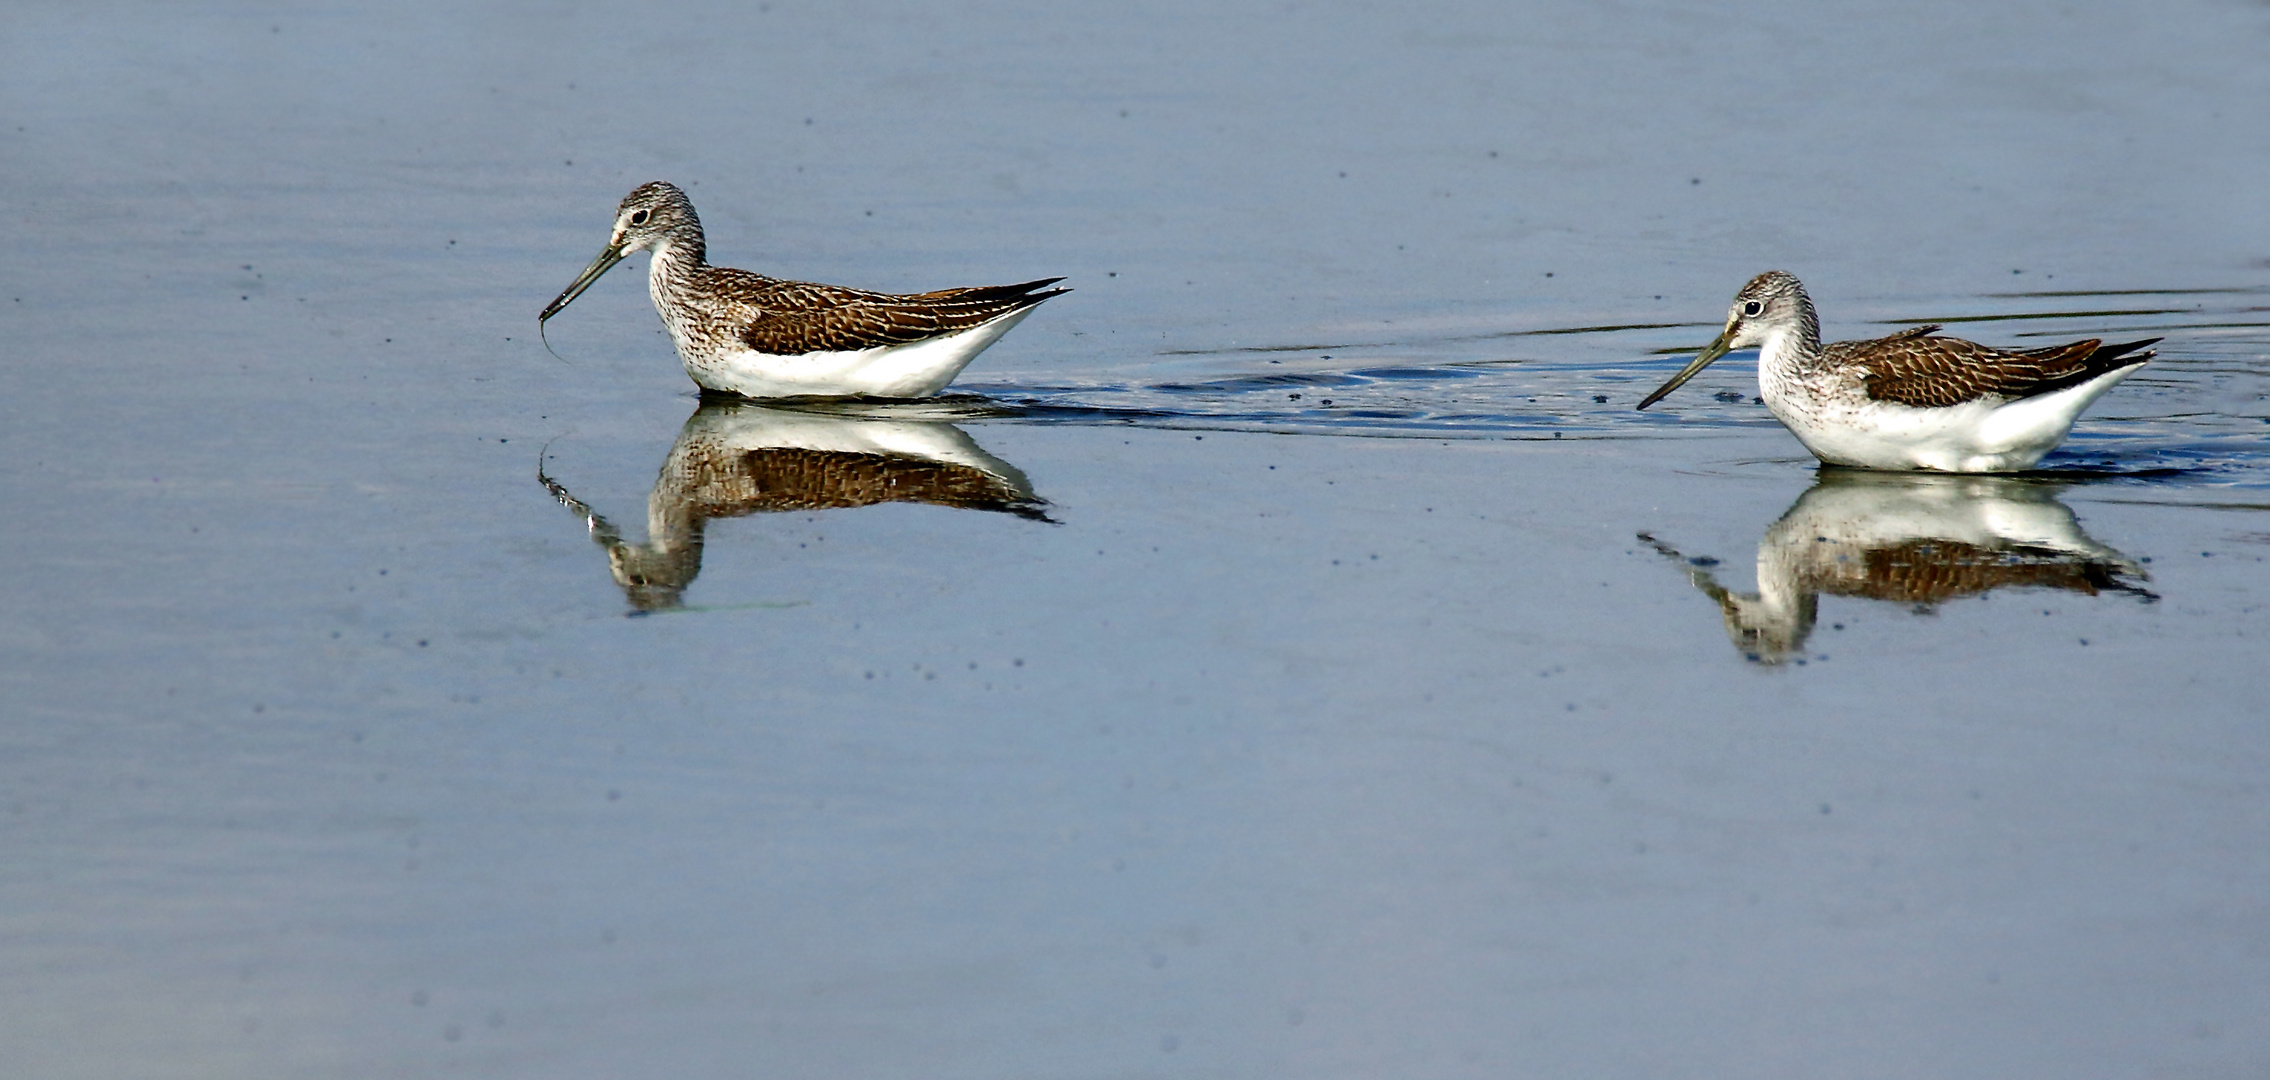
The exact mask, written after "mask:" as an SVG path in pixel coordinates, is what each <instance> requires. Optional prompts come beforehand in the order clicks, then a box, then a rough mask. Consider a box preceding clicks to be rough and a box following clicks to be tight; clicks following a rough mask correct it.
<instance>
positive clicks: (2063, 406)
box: [1766, 363, 2144, 473]
mask: <svg viewBox="0 0 2270 1080" xmlns="http://www.w3.org/2000/svg"><path fill="white" fill-rule="evenodd" d="M2143 366H2144V365H2143V364H2141V363H2138V364H2135V365H2132V366H2129V367H2125V368H2120V369H2118V370H2116V371H2109V372H2106V373H2105V374H2103V375H2100V376H2098V377H2096V378H2095V379H2092V380H2090V381H2088V382H2085V383H2082V384H2081V385H2079V386H2074V387H2070V388H2067V389H2064V390H2059V391H2057V392H2055V393H2050V394H2040V395H2036V396H2034V397H2029V398H2019V399H2018V400H2016V401H2001V400H1998V399H1983V400H1979V401H1971V402H1965V403H1964V404H1961V405H1957V406H1954V407H1952V408H1940V409H1919V408H1915V407H1912V406H1908V405H1892V404H1885V403H1881V402H1872V401H1865V400H1863V401H1859V402H1849V401H1802V400H1797V399H1796V397H1795V395H1793V394H1787V393H1773V392H1771V391H1772V390H1773V389H1775V388H1766V389H1768V391H1769V392H1768V393H1767V394H1766V405H1767V407H1769V408H1771V409H1772V410H1773V414H1774V416H1776V417H1777V418H1779V419H1780V420H1781V422H1782V424H1783V425H1785V426H1787V427H1788V428H1789V430H1790V432H1791V433H1793V434H1795V435H1796V436H1797V438H1798V441H1800V442H1802V443H1804V444H1805V448H1806V449H1807V450H1811V451H1812V452H1813V456H1815V457H1817V458H1820V459H1821V460H1822V461H1826V462H1828V463H1830V464H1832V465H1851V466H1856V467H1859V468H1863V469H1910V470H1913V469H1922V470H1928V471H1932V472H1958V473H1997V472H2022V471H2024V470H2026V469H2030V468H2033V467H2034V464H2035V463H2036V462H2039V461H2040V460H2041V459H2042V457H2043V455H2045V454H2048V453H2049V452H2050V451H2051V450H2054V449H2056V448H2057V444H2058V443H2061V442H2063V441H2065V436H2066V434H2067V433H2068V432H2070V431H2072V430H2073V421H2074V420H2075V419H2076V418H2078V417H2079V416H2080V415H2081V411H2082V410H2083V409H2086V408H2088V407H2089V406H2090V405H2091V404H2092V403H2094V402H2095V401H2096V400H2097V399H2098V398H2100V397H2103V396H2104V394H2105V392H2106V391H2108V390H2110V389H2112V388H2113V385H2114V384H2116V383H2118V382H2120V380H2122V379H2125V378H2127V377H2128V376H2129V375H2130V374H2132V373H2134V372H2135V371H2136V369H2137V368H2140V367H2143Z"/></svg>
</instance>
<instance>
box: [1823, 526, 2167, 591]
mask: <svg viewBox="0 0 2270 1080" xmlns="http://www.w3.org/2000/svg"><path fill="white" fill-rule="evenodd" d="M2122 572H2123V571H2122V568H2121V567H2119V566H2117V565H2115V564H2113V563H2111V562H2108V561H2105V560H2101V559H2091V558H2085V557H2080V556H2076V555H2074V554H2072V553H2070V552H2061V551H2052V550H2047V549H2041V548H2029V547H2025V546H2023V545H2019V546H2014V547H1981V546H1979V545H1976V544H1966V543H1963V542H1962V541H1959V540H1937V539H1914V540H1907V541H1903V542H1901V543H1898V544H1892V545H1888V546H1885V547H1880V548H1874V549H1871V550H1869V551H1867V552H1866V553H1865V554H1864V556H1863V557H1862V558H1861V559H1857V560H1853V561H1851V562H1847V563H1842V564H1839V565H1838V566H1836V567H1835V568H1833V569H1831V570H1829V572H1827V573H1825V574H1823V575H1822V576H1821V578H1820V580H1816V581H1812V582H1808V584H1810V585H1812V586H1813V587H1814V588H1817V589H1819V590H1820V591H1822V592H1825V593H1829V594H1832V595H1836V596H1854V597H1865V598H1867V599H1870V600H1884V601H1889V602H1892V603H1901V604H1923V605H1936V604H1939V603H1943V602H1945V601H1948V600H1956V599H1961V598H1963V597H1966V596H1977V595H1979V594H1982V593H1986V592H1990V591H1992V590H1995V589H2002V588H2032V589H2059V590H2063V591H2066V592H2076V593H2082V594H2085V595H2088V596H2095V595H2096V594H2098V593H2099V592H2106V591H2111V592H2128V593H2141V594H2142V595H2144V596H2150V595H2151V594H2150V593H2149V592H2145V591H2144V590H2142V589H2140V588H2138V587H2136V586H2135V585H2132V584H2130V583H2129V582H2127V581H2125V580H2123V579H2122V576H2121V575H2122Z"/></svg>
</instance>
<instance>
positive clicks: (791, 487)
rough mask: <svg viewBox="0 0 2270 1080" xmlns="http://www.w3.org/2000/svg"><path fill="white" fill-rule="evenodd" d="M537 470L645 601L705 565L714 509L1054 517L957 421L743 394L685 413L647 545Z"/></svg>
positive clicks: (677, 596) (639, 604)
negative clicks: (845, 412)
mask: <svg viewBox="0 0 2270 1080" xmlns="http://www.w3.org/2000/svg"><path fill="white" fill-rule="evenodd" d="M536 478H537V479H538V480H540V481H542V482H543V484H544V487H545V488H546V489H547V490H549V491H550V492H551V493H552V495H553V497H555V498H557V499H559V500H560V502H561V503H562V504H563V505H565V506H566V507H567V508H568V509H570V510H573V511H575V512H576V513H578V514H581V515H583V516H584V519H585V522H586V524H588V525H589V527H590V530H591V539H592V541H593V542H595V543H597V544H598V545H599V546H601V547H603V548H606V549H607V561H608V564H609V566H610V568H611V569H612V571H613V573H614V576H615V583H616V584H617V585H620V586H622V589H623V592H624V594H625V595H626V596H628V597H629V598H630V601H631V606H632V607H634V608H636V609H638V610H639V611H655V610H661V609H665V608H674V607H677V606H679V604H680V602H681V596H682V595H683V593H684V592H685V588H686V586H687V585H688V584H690V583H692V581H693V580H694V576H695V575H696V574H699V573H701V553H702V534H703V530H704V529H706V528H707V527H708V524H709V522H710V520H711V519H713V518H726V517H740V516H742V515H745V514H758V513H770V512H778V511H800V510H827V509H837V508H843V507H857V506H872V505H874V504H876V503H886V502H914V503H930V504H933V505H937V506H951V507H956V508H959V509H964V510H993V511H998V512H1001V513H1007V514H1015V515H1017V516H1018V517H1023V518H1029V519H1031V520H1035V521H1047V520H1048V515H1047V512H1046V507H1047V506H1048V501H1047V500H1046V499H1042V498H1040V497H1039V496H1036V495H1034V494H1033V488H1032V481H1030V480H1028V479H1026V478H1025V474H1024V473H1023V472H1021V471H1019V470H1018V469H1017V467H1016V466H1014V465H1011V464H1009V463H1008V462H1006V461H1003V460H1001V459H1000V458H997V457H994V456H993V455H991V454H988V453H986V452H985V451H984V450H983V449H982V448H980V447H979V446H978V445H977V443H976V442H975V441H973V440H972V439H971V438H970V437H969V436H968V435H966V434H963V432H962V430H961V429H960V428H957V427H955V426H954V425H952V424H949V423H945V422H943V421H937V420H887V419H870V418H862V417H853V416H822V415H817V414H813V413H807V412H791V411H788V410H784V409H774V408H767V407H765V406H762V405H758V404H756V403H754V402H746V401H730V400H711V401H704V402H703V403H702V405H701V407H700V408H699V409H696V410H695V411H694V414H693V415H692V416H691V417H688V418H687V420H686V426H685V427H684V428H683V429H681V430H680V431H679V432H678V441H677V443H676V444H675V445H673V446H672V447H671V448H670V456H669V457H668V458H667V459H665V460H664V461H663V462H662V474H661V475H660V476H659V477H657V478H656V479H655V482H654V492H653V494H652V495H650V496H648V498H647V510H646V514H647V520H646V531H647V540H646V542H645V543H643V544H633V543H629V542H627V541H625V540H624V539H623V538H622V534H621V533H620V532H619V531H618V530H617V529H616V528H615V526H614V524H613V523H611V522H609V521H608V520H607V519H606V518H605V517H603V516H601V515H600V514H598V513H597V512H595V511H593V510H592V509H591V507H590V506H588V505H586V504H585V503H583V502H582V501H581V500H578V499H577V498H576V497H575V496H573V495H570V494H569V493H568V491H567V489H566V488H565V487H563V486H561V485H560V483H559V481H557V480H554V479H552V477H551V476H549V475H548V474H546V473H545V471H544V467H543V462H542V461H541V460H539V461H538V462H537V468H536Z"/></svg>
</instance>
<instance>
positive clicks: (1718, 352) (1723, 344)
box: [1639, 328, 1734, 409]
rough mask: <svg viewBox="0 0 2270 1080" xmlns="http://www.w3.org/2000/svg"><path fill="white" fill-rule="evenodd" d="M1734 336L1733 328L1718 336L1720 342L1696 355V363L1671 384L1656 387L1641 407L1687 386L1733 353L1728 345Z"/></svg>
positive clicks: (1684, 370)
mask: <svg viewBox="0 0 2270 1080" xmlns="http://www.w3.org/2000/svg"><path fill="white" fill-rule="evenodd" d="M1733 336H1734V331H1733V329H1732V328H1728V329H1727V331H1726V332H1725V333H1723V334H1720V335H1718V340H1716V341H1713V342H1711V343H1710V347H1709V348H1707V349H1704V350H1703V351H1701V352H1699V353H1696V354H1695V361H1694V363H1691V364H1688V365H1687V366H1686V367H1685V368H1683V369H1681V370H1680V372H1679V373H1678V374H1677V375H1673V376H1671V381H1670V382H1667V383H1664V384H1663V385H1661V386H1658V387H1656V388H1655V392H1654V393H1652V394H1649V395H1647V396H1646V397H1644V398H1641V399H1640V403H1639V407H1640V408H1642V409H1644V408H1647V407H1648V406H1650V405H1653V404H1655V403H1656V402H1658V401H1661V400H1663V395H1665V394H1668V393H1670V392H1671V391H1673V390H1677V389H1678V388H1680V387H1682V386H1685V385H1686V384H1687V380H1688V379H1692V378H1694V377H1695V373H1696V372H1698V371H1701V370H1702V369H1704V368H1706V367H1709V366H1710V362H1711V361H1713V360H1716V359H1718V358H1719V357H1721V356H1724V355H1726V354H1727V353H1729V352H1731V351H1733V350H1732V348H1731V347H1730V346H1728V345H1727V341H1728V340H1730V339H1732V338H1733Z"/></svg>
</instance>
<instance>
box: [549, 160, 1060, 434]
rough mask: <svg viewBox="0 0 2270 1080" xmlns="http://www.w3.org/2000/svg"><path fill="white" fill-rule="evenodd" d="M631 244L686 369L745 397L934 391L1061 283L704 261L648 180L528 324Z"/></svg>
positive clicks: (687, 219)
mask: <svg viewBox="0 0 2270 1080" xmlns="http://www.w3.org/2000/svg"><path fill="white" fill-rule="evenodd" d="M640 250H645V251H649V252H651V253H652V254H653V259H652V263H651V264H650V266H649V267H648V270H647V277H646V280H647V290H648V291H649V292H650V293H652V294H653V296H654V308H655V310H656V311H659V312H661V314H662V323H663V325H665V326H667V327H669V329H670V339H671V340H672V341H673V342H675V343H676V344H677V346H678V356H679V358H680V359H682V360H684V361H685V363H686V374H688V375H691V376H693V379H694V382H696V383H698V384H700V385H701V387H702V388H703V389H706V390H717V391H722V392H724V393H729V394H739V395H742V396H744V397H753V398H768V397H806V396H863V397H891V398H911V397H926V396H928V395H931V394H935V393H937V392H938V391H940V390H943V389H945V387H946V384H947V383H950V382H952V381H954V376H956V375H959V374H961V372H962V369H963V368H965V367H968V366H969V362H970V361H971V360H972V359H975V358H976V356H977V354H978V353H980V352H983V351H985V347H986V346H988V345H991V344H993V343H994V342H995V341H996V340H999V339H1000V337H1001V335H1003V334H1006V333H1008V332H1009V328H1010V327H1013V326H1015V325H1017V323H1018V322H1019V321H1020V320H1022V319H1023V318H1024V317H1025V316H1026V315H1029V314H1031V313H1032V309H1033V308H1034V306H1035V305H1038V304H1039V303H1040V302H1041V301H1043V300H1046V299H1048V298H1049V297H1051V296H1055V295H1057V294H1059V293H1064V292H1069V291H1070V290H1068V289H1051V288H1048V286H1050V285H1053V284H1055V283H1057V282H1059V281H1062V280H1064V279H1062V278H1043V279H1041V280H1039V281H1028V282H1025V283H1023V284H1021V285H985V286H978V287H975V288H963V289H941V290H939V291H937V292H927V293H916V294H913V295H910V296H900V295H895V294H891V293H878V292H866V291H863V290H860V289H846V288H842V287H839V286H835V285H816V284H812V283H810V282H804V281H782V280H779V279H776V278H769V277H765V276H764V275H762V274H752V273H750V272H748V271H746V270H734V269H730V268H728V267H723V266H711V265H710V264H709V260H708V247H707V244H706V242H705V240H704V238H703V236H702V227H701V219H700V218H699V217H696V216H695V215H694V204H693V203H692V202H691V201H690V200H688V199H687V198H686V193H685V192H683V191H680V190H678V188H677V187H676V186H675V185H672V184H667V183H662V182H660V181H657V182H655V183H651V184H641V185H639V186H638V187H637V188H635V189H633V190H632V191H631V193H630V194H629V195H627V196H624V197H623V203H622V205H621V206H620V207H617V208H616V210H615V231H614V234H613V235H612V236H610V237H609V238H608V240H607V246H606V247H605V248H602V249H601V250H600V252H599V257H598V258H596V259H593V260H591V265H590V266H587V267H585V268H584V270H583V273H582V274H581V275H580V276H578V277H577V278H576V279H575V283H574V284H571V285H569V286H568V287H567V289H566V291H564V292H562V293H560V295H559V297H558V298H557V299H555V300H553V301H552V302H551V303H550V304H548V305H545V307H544V313H543V314H541V315H539V316H537V317H536V325H537V326H538V327H539V328H541V327H542V326H543V325H544V322H545V321H546V320H548V319H550V318H551V317H552V316H554V315H557V314H559V312H560V309H561V308H564V307H566V306H568V304H570V303H572V302H574V300H575V298H576V297H578V296H581V295H583V291H584V290H585V289H588V288H590V287H591V283H592V282H594V281H597V280H599V275H601V274H604V273H606V272H607V270H608V268H610V267H612V266H614V265H615V264H616V263H618V262H621V261H623V259H624V257H625V256H628V255H629V254H631V253H632V252H634V251H640Z"/></svg>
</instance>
